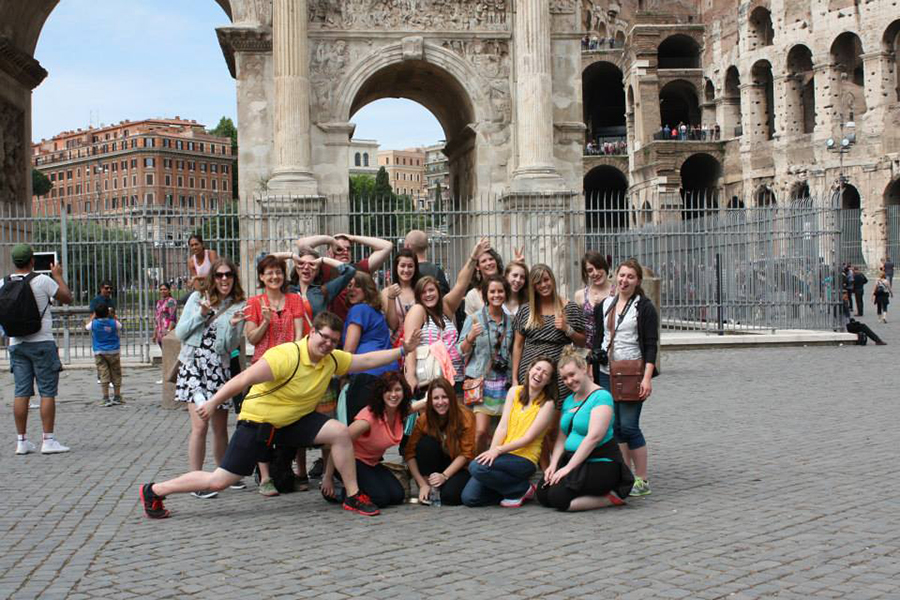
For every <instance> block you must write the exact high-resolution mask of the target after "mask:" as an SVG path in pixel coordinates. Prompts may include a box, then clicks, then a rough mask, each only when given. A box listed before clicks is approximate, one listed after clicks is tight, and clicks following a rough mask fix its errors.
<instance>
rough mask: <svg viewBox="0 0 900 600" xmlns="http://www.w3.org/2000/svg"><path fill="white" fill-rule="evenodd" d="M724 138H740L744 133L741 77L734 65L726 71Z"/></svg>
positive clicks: (723, 97) (723, 111)
mask: <svg viewBox="0 0 900 600" xmlns="http://www.w3.org/2000/svg"><path fill="white" fill-rule="evenodd" d="M722 104H723V109H722V116H723V121H724V123H723V127H724V132H725V133H723V137H731V136H732V135H734V137H740V136H741V134H742V133H743V126H742V119H743V115H742V114H741V75H740V72H739V71H738V69H737V67H736V66H734V65H732V66H730V67H728V70H727V71H725V85H724V86H723V88H722Z"/></svg>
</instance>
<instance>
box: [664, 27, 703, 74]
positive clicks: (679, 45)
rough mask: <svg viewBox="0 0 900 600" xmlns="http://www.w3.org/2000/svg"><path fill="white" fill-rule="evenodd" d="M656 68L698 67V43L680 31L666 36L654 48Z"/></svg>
mask: <svg viewBox="0 0 900 600" xmlns="http://www.w3.org/2000/svg"><path fill="white" fill-rule="evenodd" d="M656 56H657V68H660V69H699V68H700V44H698V43H697V41H696V40H695V39H694V38H692V37H690V36H688V35H684V34H681V33H678V34H675V35H671V36H669V37H667V38H666V39H665V40H663V41H662V43H661V44H660V45H659V47H658V48H657V50H656Z"/></svg>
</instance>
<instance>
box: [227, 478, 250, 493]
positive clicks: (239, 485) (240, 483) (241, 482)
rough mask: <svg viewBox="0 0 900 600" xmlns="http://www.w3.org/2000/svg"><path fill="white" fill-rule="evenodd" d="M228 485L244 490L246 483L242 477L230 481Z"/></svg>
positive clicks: (233, 488)
mask: <svg viewBox="0 0 900 600" xmlns="http://www.w3.org/2000/svg"><path fill="white" fill-rule="evenodd" d="M228 487H229V488H230V489H232V490H246V489H247V484H246V483H244V480H243V479H238V480H237V481H236V482H234V483H232V484H231V485H229V486H228Z"/></svg>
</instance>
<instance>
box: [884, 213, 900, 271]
mask: <svg viewBox="0 0 900 600" xmlns="http://www.w3.org/2000/svg"><path fill="white" fill-rule="evenodd" d="M885 219H886V220H887V240H886V242H887V243H886V244H885V247H886V256H889V257H891V260H892V261H894V262H896V261H897V259H898V258H900V205H896V204H894V205H889V206H887V207H886V208H885Z"/></svg>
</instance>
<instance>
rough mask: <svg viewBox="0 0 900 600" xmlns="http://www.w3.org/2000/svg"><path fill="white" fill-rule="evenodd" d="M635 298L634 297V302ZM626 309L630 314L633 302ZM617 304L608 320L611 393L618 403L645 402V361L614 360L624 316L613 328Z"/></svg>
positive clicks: (610, 312)
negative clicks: (615, 347) (618, 334)
mask: <svg viewBox="0 0 900 600" xmlns="http://www.w3.org/2000/svg"><path fill="white" fill-rule="evenodd" d="M633 300H634V298H633V297H632V301H633ZM632 301H629V303H628V305H627V306H626V307H625V311H624V312H626V313H627V312H628V309H629V308H630V307H631V302H632ZM615 312H616V311H615V304H614V305H613V310H611V311H609V317H608V319H607V327H608V328H609V330H610V335H609V348H608V352H609V387H610V390H609V393H611V394H612V397H613V400H615V401H616V402H643V401H644V399H643V398H641V381H642V380H643V378H644V366H645V365H644V360H643V359H633V360H613V359H612V356H613V343H614V342H615V339H616V330H618V329H619V325H621V324H622V319H623V318H624V316H625V315H624V313H623V315H622V316H621V317H620V318H619V319H618V322H617V323H616V326H615V327H613V315H614V314H615Z"/></svg>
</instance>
